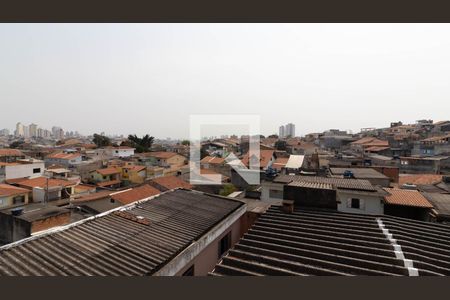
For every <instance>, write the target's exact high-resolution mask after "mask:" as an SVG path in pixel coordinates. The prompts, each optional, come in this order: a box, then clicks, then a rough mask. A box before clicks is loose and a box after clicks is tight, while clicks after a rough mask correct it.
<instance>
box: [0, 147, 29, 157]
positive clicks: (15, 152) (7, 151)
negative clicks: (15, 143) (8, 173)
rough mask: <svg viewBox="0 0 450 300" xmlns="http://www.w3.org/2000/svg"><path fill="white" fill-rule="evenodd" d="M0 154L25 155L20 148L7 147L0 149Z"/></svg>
mask: <svg viewBox="0 0 450 300" xmlns="http://www.w3.org/2000/svg"><path fill="white" fill-rule="evenodd" d="M0 156H24V154H23V153H22V151H20V150H18V149H10V148H5V149H0Z"/></svg>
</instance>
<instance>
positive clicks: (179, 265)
mask: <svg viewBox="0 0 450 300" xmlns="http://www.w3.org/2000/svg"><path fill="white" fill-rule="evenodd" d="M246 211H247V205H242V206H241V207H239V208H238V209H237V210H235V211H234V212H233V213H231V214H230V215H229V216H228V217H226V218H225V219H224V220H222V221H221V222H220V223H219V224H217V225H216V226H214V228H212V229H211V230H209V232H208V233H206V234H205V235H203V236H202V237H201V238H199V239H198V240H196V241H194V242H193V243H192V244H191V245H190V246H188V247H187V248H186V249H184V250H183V251H182V252H181V253H180V254H178V255H177V256H176V257H174V258H173V259H172V260H171V261H170V262H169V263H167V264H166V265H165V266H163V267H162V268H161V269H160V270H159V271H157V272H156V273H155V274H154V275H155V276H173V275H176V276H179V275H182V274H183V273H184V272H185V271H186V270H187V269H189V268H190V267H191V266H192V265H194V266H195V267H194V275H195V276H204V275H207V273H208V272H210V271H212V270H213V269H214V266H215V265H216V263H217V262H218V261H219V259H220V258H219V256H218V254H219V253H218V249H219V248H218V247H219V242H220V240H221V239H222V237H224V236H225V235H227V234H228V233H229V232H230V233H231V245H230V247H232V246H233V245H234V244H235V243H236V242H237V241H238V240H239V239H240V238H241V234H242V229H241V224H242V222H243V221H242V219H243V217H244V218H245V213H246Z"/></svg>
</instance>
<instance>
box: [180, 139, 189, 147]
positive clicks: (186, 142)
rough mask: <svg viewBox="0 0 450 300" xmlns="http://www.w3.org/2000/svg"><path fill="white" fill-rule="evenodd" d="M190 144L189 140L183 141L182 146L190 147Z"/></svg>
mask: <svg viewBox="0 0 450 300" xmlns="http://www.w3.org/2000/svg"><path fill="white" fill-rule="evenodd" d="M190 144H191V142H190V141H189V140H183V141H181V145H184V146H189V145H190Z"/></svg>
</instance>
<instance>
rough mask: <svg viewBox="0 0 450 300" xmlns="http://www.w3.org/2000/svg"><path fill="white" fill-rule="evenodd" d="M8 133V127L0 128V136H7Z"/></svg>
mask: <svg viewBox="0 0 450 300" xmlns="http://www.w3.org/2000/svg"><path fill="white" fill-rule="evenodd" d="M8 135H9V129H8V128H5V129H2V130H0V136H8Z"/></svg>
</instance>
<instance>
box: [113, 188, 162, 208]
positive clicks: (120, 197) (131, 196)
mask: <svg viewBox="0 0 450 300" xmlns="http://www.w3.org/2000/svg"><path fill="white" fill-rule="evenodd" d="M160 193H161V192H160V191H159V190H157V189H156V188H154V187H152V186H149V185H148V184H144V185H142V186H139V187H135V188H132V189H130V190H126V191H123V192H117V193H114V194H111V198H112V199H114V200H116V201H119V202H120V203H122V204H130V203H132V202H135V201H139V200H142V199H145V198H149V197H151V196H154V195H157V194H160Z"/></svg>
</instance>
